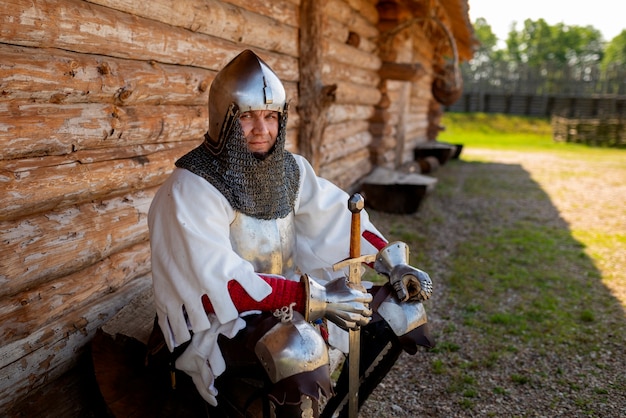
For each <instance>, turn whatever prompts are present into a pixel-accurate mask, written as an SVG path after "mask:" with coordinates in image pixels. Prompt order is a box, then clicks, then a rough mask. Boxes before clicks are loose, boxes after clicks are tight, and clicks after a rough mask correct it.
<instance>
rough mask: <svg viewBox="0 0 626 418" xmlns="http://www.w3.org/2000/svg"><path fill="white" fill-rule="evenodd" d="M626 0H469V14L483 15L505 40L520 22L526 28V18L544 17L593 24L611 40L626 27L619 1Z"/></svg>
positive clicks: (552, 21)
mask: <svg viewBox="0 0 626 418" xmlns="http://www.w3.org/2000/svg"><path fill="white" fill-rule="evenodd" d="M622 1H623V0H591V1H582V0H517V1H509V0H469V8H470V9H469V16H470V20H471V21H472V22H474V21H475V20H476V19H477V18H479V17H483V18H485V19H486V20H487V23H488V24H489V25H490V26H491V30H492V31H493V33H494V34H495V35H496V36H497V37H498V40H499V41H500V43H503V42H504V41H505V40H506V38H507V35H508V33H509V31H510V29H511V24H512V23H513V22H514V21H515V22H517V26H516V29H517V30H518V31H519V30H521V29H522V28H523V23H524V20H526V19H532V20H538V19H540V18H541V19H543V20H545V21H546V22H547V23H548V24H549V25H556V24H557V23H563V24H565V25H568V26H574V25H576V26H587V25H591V26H593V27H594V28H596V29H598V30H599V31H600V33H602V37H603V38H604V40H605V41H610V40H611V39H613V38H614V37H615V36H617V35H619V34H620V32H621V31H622V30H624V29H626V19H624V13H623V12H622V10H621V9H622V7H623V6H620V5H619V4H620V3H621V2H622Z"/></svg>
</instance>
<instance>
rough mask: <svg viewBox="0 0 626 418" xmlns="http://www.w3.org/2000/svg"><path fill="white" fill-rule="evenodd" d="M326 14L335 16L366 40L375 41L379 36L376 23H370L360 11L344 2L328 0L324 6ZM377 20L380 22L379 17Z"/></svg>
mask: <svg viewBox="0 0 626 418" xmlns="http://www.w3.org/2000/svg"><path fill="white" fill-rule="evenodd" d="M324 14H325V15H326V16H333V17H334V18H335V19H337V20H338V21H340V22H342V23H343V24H345V25H346V26H347V27H348V29H350V30H351V31H353V32H356V33H358V34H359V35H361V36H363V37H364V38H371V39H374V38H376V37H377V36H378V34H379V32H378V29H377V27H376V26H375V25H376V22H369V21H368V20H367V19H366V18H365V17H364V16H363V15H361V13H360V12H359V11H357V10H355V9H353V8H352V7H350V5H349V4H348V3H346V2H345V1H344V0H328V2H327V3H326V4H325V5H324ZM376 14H378V13H376ZM376 20H378V17H376Z"/></svg>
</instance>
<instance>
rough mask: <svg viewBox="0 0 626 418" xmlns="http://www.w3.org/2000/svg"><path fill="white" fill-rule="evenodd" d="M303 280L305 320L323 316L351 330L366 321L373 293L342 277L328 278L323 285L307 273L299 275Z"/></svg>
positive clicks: (364, 323) (370, 314) (368, 319)
mask: <svg viewBox="0 0 626 418" xmlns="http://www.w3.org/2000/svg"><path fill="white" fill-rule="evenodd" d="M302 281H303V282H304V283H305V286H306V290H307V295H308V299H307V306H306V319H307V320H308V321H314V320H316V319H319V318H322V317H325V318H327V319H328V320H329V321H331V322H334V323H335V324H336V325H338V326H339V327H341V328H343V329H354V328H358V327H359V326H361V325H367V324H368V323H369V321H370V319H371V316H372V311H371V310H370V309H369V306H368V303H369V302H371V301H372V295H370V294H369V293H367V292H361V291H359V290H357V289H352V288H351V287H349V286H348V283H347V280H346V278H345V277H340V278H338V279H334V280H331V281H329V282H328V283H326V284H325V285H324V286H322V285H321V284H319V283H318V282H316V281H315V280H314V279H313V278H311V277H309V276H308V275H306V274H305V275H304V276H302Z"/></svg>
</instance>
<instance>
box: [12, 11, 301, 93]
mask: <svg viewBox="0 0 626 418" xmlns="http://www.w3.org/2000/svg"><path fill="white" fill-rule="evenodd" d="M16 16H18V17H19V18H16ZM0 43H7V44H13V45H22V46H35V47H40V48H52V47H54V48H60V49H65V50H69V51H75V52H84V53H90V54H99V55H108V56H112V57H118V58H128V59H136V60H144V61H151V60H155V61H159V62H163V63H168V64H178V65H189V66H196V67H202V68H207V69H210V70H215V71H219V70H220V69H221V68H222V67H223V66H224V65H226V64H227V63H228V62H229V61H230V60H231V59H233V58H234V57H235V56H236V55H237V54H239V53H240V52H241V49H242V48H241V46H240V45H239V44H235V43H233V42H230V41H227V40H224V39H221V38H217V37H213V36H210V35H205V34H201V33H196V32H191V31H189V30H187V29H183V28H177V27H172V26H170V25H167V24H165V23H161V22H156V21H154V20H150V19H146V18H141V17H137V16H132V15H129V14H128V13H124V12H120V11H118V10H114V9H110V8H108V7H103V6H99V5H95V4H91V3H87V2H85V1H80V0H40V1H38V2H37V5H36V6H35V5H34V4H32V2H30V1H27V0H5V1H3V2H1V3H0ZM259 53H260V55H262V57H263V59H265V60H266V61H267V63H268V64H269V65H270V67H272V69H273V70H274V71H275V72H276V73H277V74H278V75H279V77H281V79H283V80H289V81H297V80H298V75H299V74H298V59H297V58H296V57H292V56H289V55H284V54H277V53H272V52H268V51H264V52H262V53H261V52H260V51H259Z"/></svg>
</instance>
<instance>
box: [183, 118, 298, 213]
mask: <svg viewBox="0 0 626 418" xmlns="http://www.w3.org/2000/svg"><path fill="white" fill-rule="evenodd" d="M224 128H225V129H222V135H225V138H224V139H225V141H223V144H224V145H223V148H221V149H220V150H219V152H217V153H216V150H214V149H212V147H211V145H210V144H211V142H212V141H211V140H210V138H205V141H204V142H203V143H202V144H201V145H200V146H198V147H197V148H195V149H193V150H192V151H190V152H189V153H187V154H186V155H184V156H183V157H181V158H180V159H179V160H178V161H176V166H177V167H180V168H184V169H187V170H189V171H191V172H192V173H194V174H196V175H198V176H200V177H202V178H204V179H205V180H207V181H208V182H209V183H211V184H212V185H213V186H214V187H215V188H216V189H217V190H219V191H220V192H221V193H222V194H223V195H224V197H226V199H227V200H228V202H229V203H230V204H231V206H232V207H233V208H234V209H235V210H237V211H240V212H242V213H244V214H246V215H248V216H252V217H255V218H258V219H266V220H267V219H280V218H284V217H285V216H287V215H288V214H289V213H290V212H291V211H292V210H293V208H294V203H295V200H296V197H297V193H298V185H299V182H300V171H299V169H298V165H297V163H296V160H295V158H294V157H293V155H292V154H291V153H290V152H288V151H286V150H285V137H286V131H287V129H286V128H287V109H286V106H285V110H284V111H283V112H282V114H281V117H280V123H279V129H278V137H277V138H276V144H275V145H274V148H273V150H272V151H270V153H269V155H268V156H267V158H265V159H263V160H261V159H258V158H256V157H255V156H254V155H253V154H252V153H251V152H250V151H249V150H248V146H247V142H246V139H245V137H244V135H243V131H242V129H241V124H240V123H239V111H238V110H237V109H236V108H231V111H229V112H228V115H227V120H226V121H225V122H224ZM205 137H208V133H207V134H206V135H205Z"/></svg>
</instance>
